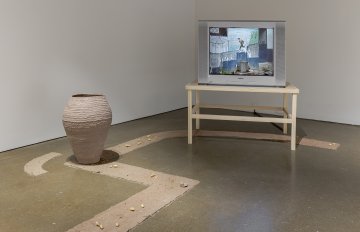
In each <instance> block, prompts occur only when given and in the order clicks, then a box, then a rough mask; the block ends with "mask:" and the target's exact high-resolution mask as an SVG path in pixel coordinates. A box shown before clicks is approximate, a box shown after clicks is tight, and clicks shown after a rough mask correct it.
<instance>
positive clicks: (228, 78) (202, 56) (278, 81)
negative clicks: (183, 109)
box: [198, 21, 286, 87]
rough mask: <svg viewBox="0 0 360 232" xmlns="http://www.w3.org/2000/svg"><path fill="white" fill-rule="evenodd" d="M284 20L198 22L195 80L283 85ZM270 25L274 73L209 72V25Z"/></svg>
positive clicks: (207, 82)
mask: <svg viewBox="0 0 360 232" xmlns="http://www.w3.org/2000/svg"><path fill="white" fill-rule="evenodd" d="M285 24H286V22H285V21H199V30H198V33H199V34H198V83H199V84H210V85H244V86H271V87H274V86H275V87H285V86H286V68H285ZM210 27H239V28H274V61H273V62H274V75H273V76H244V75H241V76H240V75H211V74H210V73H209V67H210V66H209V57H210V54H209V50H210V49H209V28H210Z"/></svg>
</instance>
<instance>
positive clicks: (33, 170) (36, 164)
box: [24, 152, 62, 176]
mask: <svg viewBox="0 0 360 232" xmlns="http://www.w3.org/2000/svg"><path fill="white" fill-rule="evenodd" d="M61 155H62V154H60V153H56V152H51V153H48V154H46V155H43V156H40V157H37V158H35V159H33V160H31V161H29V162H27V163H26V164H25V166H24V172H25V173H27V174H29V175H30V176H39V175H42V174H44V173H47V171H46V170H44V169H43V168H42V166H43V165H44V164H45V163H46V162H47V161H49V160H51V159H53V158H55V157H58V156H61Z"/></svg>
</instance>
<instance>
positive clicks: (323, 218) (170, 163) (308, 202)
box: [0, 109, 360, 232]
mask: <svg viewBox="0 0 360 232" xmlns="http://www.w3.org/2000/svg"><path fill="white" fill-rule="evenodd" d="M186 126H187V121H186V110H185V109H182V110H177V111H173V112H169V113H165V114H161V115H157V116H153V117H148V118H144V119H140V120H135V121H131V122H127V123H122V124H119V125H116V126H113V127H112V128H111V130H110V132H109V137H108V140H107V144H106V146H113V145H116V144H119V143H121V142H125V141H127V140H130V139H133V138H137V137H139V136H143V135H146V134H149V133H153V132H158V131H166V130H178V129H186ZM202 128H203V129H208V130H233V131H249V132H267V133H279V134H280V133H281V132H280V130H279V129H278V128H276V127H274V126H273V125H272V124H268V123H245V122H220V121H203V122H202ZM298 135H300V136H306V137H308V138H313V139H319V140H326V141H330V142H337V143H340V144H341V146H340V148H339V149H338V150H337V151H333V150H327V149H320V148H313V147H305V146H298V147H297V150H296V151H290V144H288V143H280V142H272V141H259V140H246V139H231V138H216V137H209V138H204V137H201V138H194V143H193V145H187V139H186V138H174V139H167V140H163V141H161V142H159V143H156V144H152V145H149V146H146V147H144V148H141V149H139V150H136V151H133V152H130V153H128V154H126V155H124V156H123V157H121V158H120V160H119V161H120V162H122V163H126V164H130V165H135V166H139V167H143V168H147V169H152V170H156V171H160V172H164V173H169V174H174V175H178V176H184V177H188V178H191V179H195V180H199V181H200V184H199V185H197V186H196V187H195V188H194V189H192V190H191V191H189V192H187V193H186V194H185V195H183V196H182V197H180V198H179V199H177V200H175V201H174V202H173V203H172V204H171V205H169V206H167V207H166V208H163V209H161V210H160V211H159V212H158V213H156V214H155V215H153V216H152V217H150V218H148V219H147V220H145V221H144V222H143V223H141V224H140V225H138V226H137V227H135V228H134V229H133V231H136V232H140V231H157V232H158V231H194V232H199V231H244V232H248V231H249V232H265V231H266V232H267V231H274V232H282V231H284V232H285V231H286V232H288V231H304V232H305V231H306V232H308V231H314V232H316V231H319V232H322V231H324V232H325V231H326V232H331V231H336V232H339V231H347V232H348V231H354V232H355V231H360V127H358V126H351V125H341V124H335V123H327V122H318V121H312V120H301V119H299V120H298ZM49 152H59V153H63V154H65V156H62V157H58V158H55V159H53V160H51V161H49V162H48V163H46V165H45V169H46V170H48V171H49V172H48V173H46V174H44V175H42V176H39V177H30V176H28V175H26V174H25V173H24V171H23V170H24V165H25V163H27V162H28V161H30V160H31V159H33V158H35V157H38V156H40V155H43V154H46V153H49ZM71 155H72V151H71V148H70V146H69V144H68V142H67V140H66V138H60V139H56V140H52V141H49V142H44V143H40V144H36V145H32V146H28V147H25V148H21V149H16V150H12V151H9V152H3V153H0V231H1V232H2V231H4V232H7V231H9V232H10V231H11V232H12V231H17V232H19V231H26V232H32V231H33V232H35V231H36V232H42V231H46V232H49V231H66V230H67V229H70V228H72V227H74V226H75V225H77V224H79V223H81V222H82V221H84V220H87V219H89V218H91V217H92V216H93V215H95V214H97V213H100V212H102V211H104V210H105V209H107V208H109V207H110V206H111V205H114V204H116V203H117V202H120V201H123V200H125V199H126V198H128V197H129V196H131V195H133V194H135V193H137V192H139V191H141V190H142V189H144V188H145V187H144V186H142V185H139V184H136V183H132V182H127V181H125V180H124V181H118V180H115V179H113V178H109V177H106V176H101V175H94V174H91V173H88V172H85V171H81V170H77V169H72V168H69V167H66V166H64V165H63V163H64V162H65V161H66V159H68V158H69V157H70V156H71Z"/></svg>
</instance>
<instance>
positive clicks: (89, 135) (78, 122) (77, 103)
mask: <svg viewBox="0 0 360 232" xmlns="http://www.w3.org/2000/svg"><path fill="white" fill-rule="evenodd" d="M111 120H112V112H111V108H110V106H109V104H108V102H107V100H106V98H105V96H104V95H97V94H77V95H73V96H72V98H71V99H70V100H69V102H68V104H67V106H66V107H65V110H64V115H63V125H64V128H65V132H66V135H67V137H68V139H69V141H70V144H71V146H72V149H73V152H74V155H75V157H76V160H77V161H78V162H79V163H81V164H93V163H97V162H99V161H100V156H101V154H102V152H103V150H104V143H105V140H106V137H107V133H108V130H109V128H110V125H111Z"/></svg>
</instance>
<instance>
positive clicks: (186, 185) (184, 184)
mask: <svg viewBox="0 0 360 232" xmlns="http://www.w3.org/2000/svg"><path fill="white" fill-rule="evenodd" d="M188 186H189V185H188V184H187V183H181V184H180V187H181V188H186V187H188Z"/></svg>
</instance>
